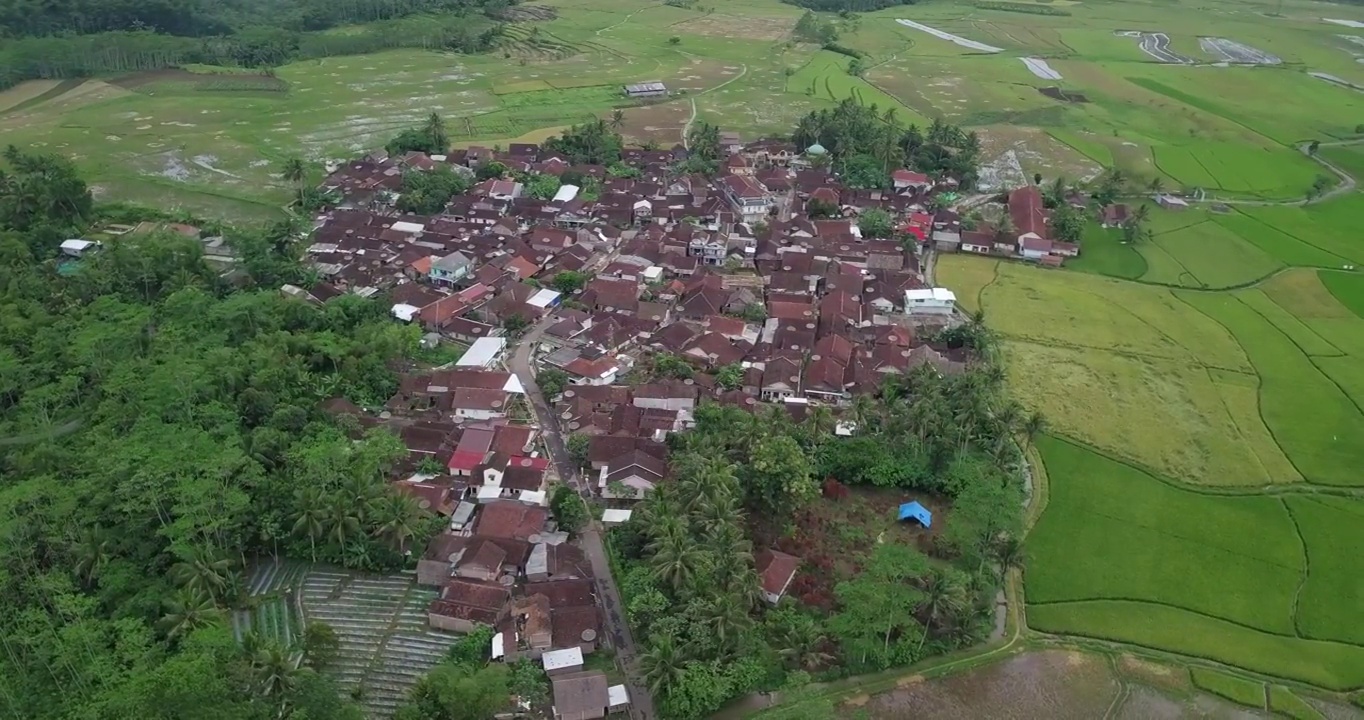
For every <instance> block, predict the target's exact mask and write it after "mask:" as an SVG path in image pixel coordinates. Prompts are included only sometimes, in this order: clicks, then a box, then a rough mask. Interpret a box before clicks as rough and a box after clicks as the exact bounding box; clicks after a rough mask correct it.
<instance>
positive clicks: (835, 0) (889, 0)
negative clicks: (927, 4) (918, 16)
mask: <svg viewBox="0 0 1364 720" xmlns="http://www.w3.org/2000/svg"><path fill="white" fill-rule="evenodd" d="M782 2H784V3H786V4H788V5H795V6H797V7H803V8H808V9H810V10H814V11H815V12H873V11H876V10H884V9H886V8H888V7H895V6H897V5H913V4H915V3H916V2H918V0H782Z"/></svg>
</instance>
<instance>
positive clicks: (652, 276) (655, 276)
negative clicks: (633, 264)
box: [644, 265, 663, 282]
mask: <svg viewBox="0 0 1364 720" xmlns="http://www.w3.org/2000/svg"><path fill="white" fill-rule="evenodd" d="M661 279H663V268H661V267H659V266H657V265H650V266H649V267H647V268H645V269H644V280H645V281H646V282H658V281H659V280H661Z"/></svg>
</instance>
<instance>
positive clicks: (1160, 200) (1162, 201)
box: [1156, 195, 1189, 210]
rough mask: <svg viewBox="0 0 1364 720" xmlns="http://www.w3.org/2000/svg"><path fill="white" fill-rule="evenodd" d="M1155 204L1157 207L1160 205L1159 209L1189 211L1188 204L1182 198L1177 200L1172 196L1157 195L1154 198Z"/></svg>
mask: <svg viewBox="0 0 1364 720" xmlns="http://www.w3.org/2000/svg"><path fill="white" fill-rule="evenodd" d="M1156 204H1157V205H1160V206H1161V207H1163V208H1165V209H1166V210H1188V209H1189V203H1188V202H1186V201H1185V200H1184V199H1183V198H1178V197H1175V196H1174V195H1157V196H1156Z"/></svg>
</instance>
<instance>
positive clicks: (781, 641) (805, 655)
mask: <svg viewBox="0 0 1364 720" xmlns="http://www.w3.org/2000/svg"><path fill="white" fill-rule="evenodd" d="M775 641H776V642H775V644H776V646H777V648H778V650H777V654H779V655H781V656H782V658H783V659H784V660H786V661H787V662H788V663H790V664H792V665H794V666H795V667H798V668H800V669H802V670H816V669H818V668H820V667H822V666H824V665H825V664H827V663H828V662H830V661H831V660H833V655H830V654H829V653H827V652H824V646H825V644H826V643H827V642H828V638H827V637H825V636H824V635H823V634H822V633H820V631H819V626H818V625H816V624H815V623H814V621H813V620H809V619H808V618H806V621H805V622H799V623H793V624H789V625H787V626H786V628H785V630H784V631H783V632H782V633H781V634H780V635H779V636H778V637H776V638H775Z"/></svg>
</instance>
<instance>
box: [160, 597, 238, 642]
mask: <svg viewBox="0 0 1364 720" xmlns="http://www.w3.org/2000/svg"><path fill="white" fill-rule="evenodd" d="M165 608H166V614H165V615H162V616H161V620H160V622H159V623H158V625H159V627H160V628H161V630H162V631H163V632H165V633H166V637H168V638H170V639H175V638H178V637H181V636H183V635H186V634H188V633H190V632H192V631H194V630H198V629H199V628H201V627H206V626H208V625H212V624H213V623H215V622H218V621H219V620H221V619H222V611H221V610H219V609H218V608H217V607H215V606H214V604H213V598H211V597H209V596H208V595H207V594H205V593H203V592H201V591H197V590H190V589H189V588H181V589H180V590H179V591H178V592H176V593H175V595H174V596H173V597H171V598H168V599H167V600H166V601H165Z"/></svg>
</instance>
